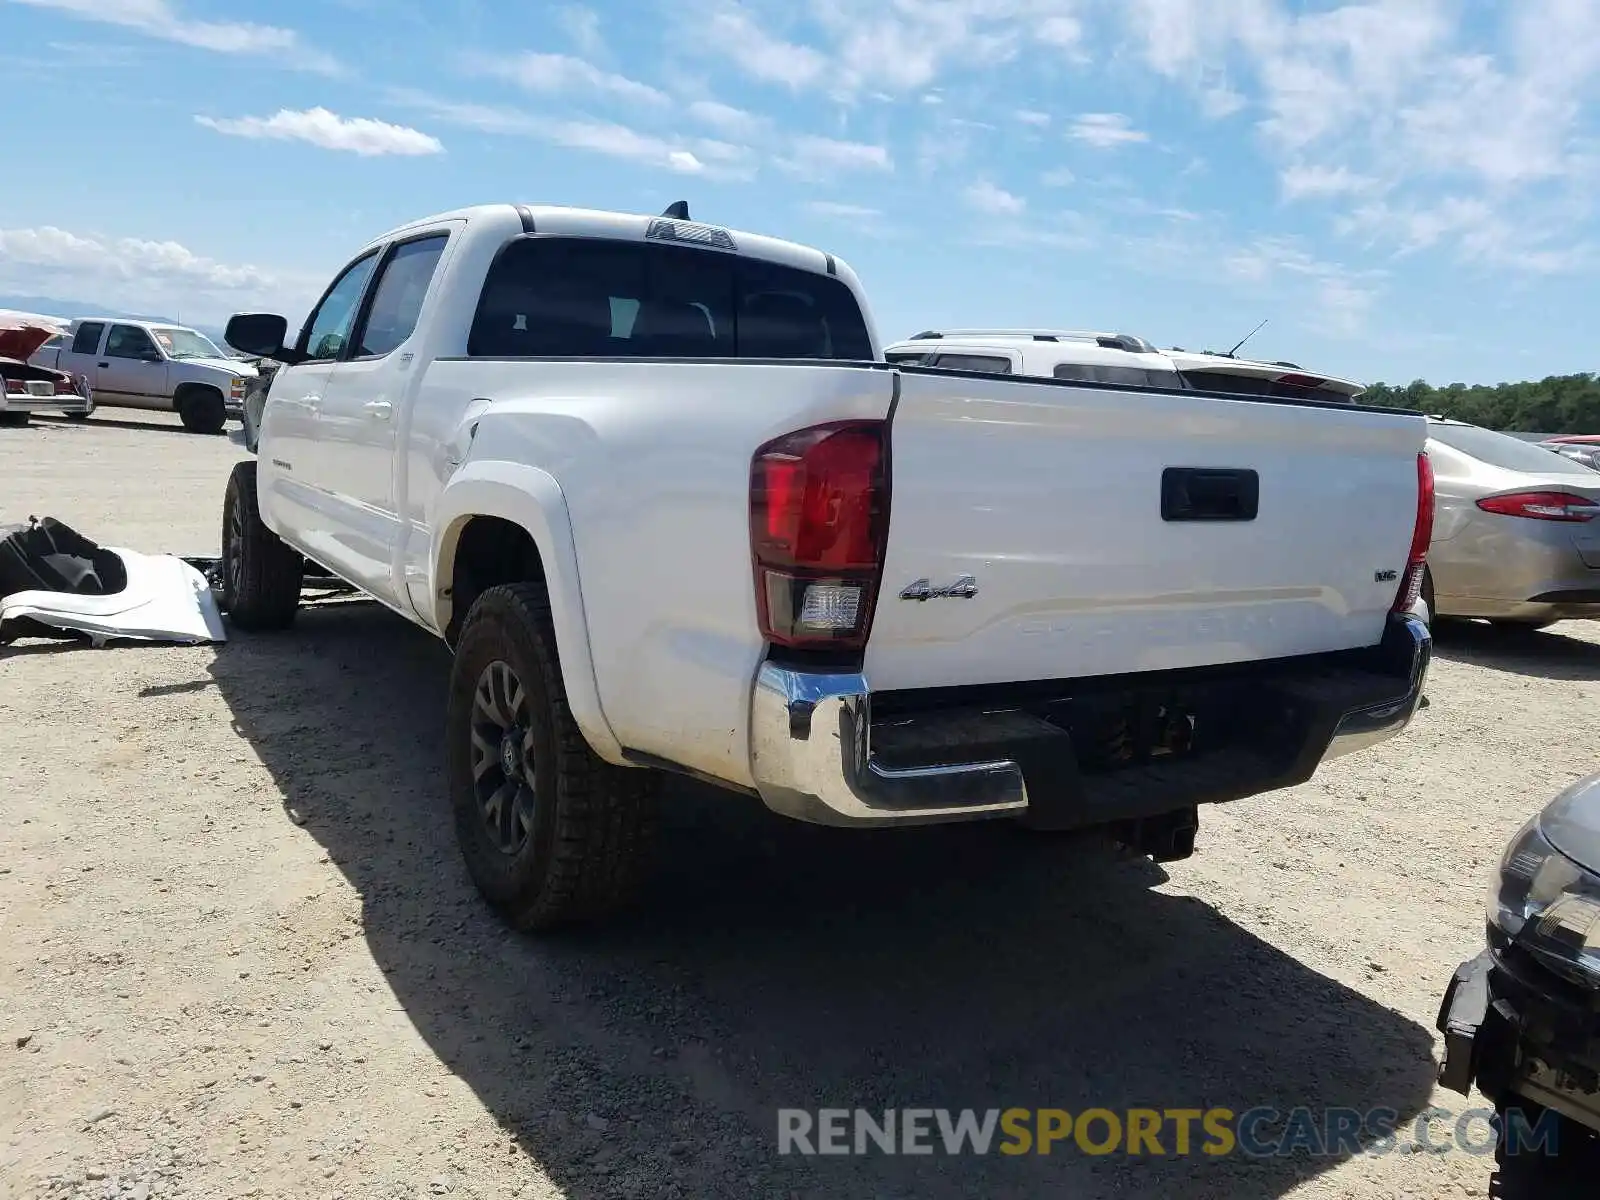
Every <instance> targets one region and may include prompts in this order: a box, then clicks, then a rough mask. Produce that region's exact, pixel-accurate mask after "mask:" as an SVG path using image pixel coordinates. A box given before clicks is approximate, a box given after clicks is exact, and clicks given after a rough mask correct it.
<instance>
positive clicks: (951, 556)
mask: <svg viewBox="0 0 1600 1200" xmlns="http://www.w3.org/2000/svg"><path fill="white" fill-rule="evenodd" d="M900 382H901V387H900V395H899V399H898V402H897V404H896V406H895V409H894V415H893V425H892V428H891V432H890V462H891V467H890V471H891V480H890V494H891V497H892V499H891V505H890V519H889V533H888V547H887V553H886V557H885V563H884V577H883V585H882V593H881V596H880V598H879V601H878V606H877V611H876V614H875V616H874V618H873V624H872V631H871V637H870V640H869V642H868V646H867V655H866V675H867V679H868V681H869V682H870V685H871V686H872V688H873V690H874V691H884V690H899V689H907V688H926V687H948V686H956V685H965V684H984V683H1000V682H1012V681H1023V680H1038V679H1067V678H1081V677H1084V676H1091V675H1108V674H1120V673H1125V672H1133V671H1152V670H1167V669H1175V668H1184V667H1198V666H1209V665H1216V664H1225V663H1235V662H1246V661H1254V660H1261V659H1270V658H1278V657H1284V656H1289V655H1300V654H1313V653H1319V652H1323V651H1333V650H1343V649H1350V648H1354V647H1360V646H1367V645H1373V644H1375V643H1377V642H1378V641H1379V640H1380V639H1381V637H1382V635H1383V629H1384V620H1385V616H1386V614H1387V612H1388V610H1389V608H1390V606H1391V605H1392V603H1393V601H1394V598H1395V592H1396V589H1397V586H1398V578H1399V576H1400V575H1401V574H1403V572H1404V570H1405V566H1406V558H1407V554H1408V551H1409V549H1410V545H1411V536H1412V526H1413V522H1414V520H1415V516H1416V501H1417V466H1416V458H1417V454H1418V453H1419V452H1420V451H1421V449H1422V445H1423V442H1424V439H1425V437H1426V429H1425V422H1424V420H1423V418H1422V417H1420V416H1416V415H1412V414H1403V413H1387V412H1376V411H1372V410H1369V409H1362V408H1351V407H1347V406H1342V405H1341V406H1337V407H1322V406H1313V405H1299V404H1286V403H1270V402H1261V401H1254V400H1226V399H1218V398H1213V397H1206V396H1194V395H1184V394H1182V393H1166V392H1154V391H1148V392H1147V391H1132V390H1126V391H1125V390H1117V389H1105V388H1096V387H1091V386H1084V385H1073V384H1066V383H1058V382H1054V381H1047V380H1025V379H1007V378H995V377H985V378H982V379H978V378H971V377H966V376H959V375H952V374H949V373H946V372H938V371H932V370H917V369H914V368H913V369H907V370H905V371H904V372H903V373H902V375H901V381H900ZM964 576H970V577H971V579H970V586H961V585H962V584H963V582H965V581H963V578H962V577H964Z"/></svg>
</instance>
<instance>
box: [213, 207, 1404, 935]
mask: <svg viewBox="0 0 1600 1200" xmlns="http://www.w3.org/2000/svg"><path fill="white" fill-rule="evenodd" d="M227 340H228V341H229V343H230V344H232V345H233V346H235V347H236V348H238V349H239V350H241V351H243V352H245V353H247V354H251V355H259V356H262V357H266V358H271V359H274V360H276V361H278V362H279V363H281V364H282V365H281V366H280V368H279V369H278V371H277V373H276V375H275V377H274V378H273V380H272V384H271V388H270V391H269V393H268V395H267V399H266V402H265V406H264V408H263V411H262V416H261V429H260V438H259V447H258V458H257V459H256V460H254V461H246V462H243V463H240V464H239V465H238V467H237V468H236V469H235V471H234V474H233V476H232V478H231V479H230V481H229V484H228V489H227V495H226V499H225V503H224V547H223V576H224V581H225V582H224V589H223V590H224V605H225V607H226V608H227V609H228V610H229V612H230V613H231V616H232V619H233V621H234V622H235V624H236V625H238V626H239V627H241V628H246V629H250V628H254V629H265V628H281V627H283V626H286V625H288V624H289V623H290V622H291V621H292V620H293V618H294V615H295V611H296V607H297V604H298V602H299V596H300V585H301V577H302V571H303V570H304V567H305V560H306V559H310V560H313V561H314V562H315V563H317V564H320V565H321V567H322V568H325V569H326V570H327V571H330V572H332V573H333V574H334V575H337V576H339V577H341V578H343V579H345V580H346V581H348V582H349V583H351V584H353V585H355V586H356V587H358V588H359V589H361V590H362V591H364V592H366V593H368V594H369V595H371V596H372V597H375V598H376V599H377V600H379V601H381V602H382V603H383V604H385V605H387V606H388V607H390V608H392V609H394V610H395V611H396V612H398V613H400V614H401V615H402V616H404V617H406V618H408V619H409V620H411V621H414V622H416V623H417V624H419V625H422V626H423V627H425V628H426V629H428V630H430V631H432V632H434V633H436V634H438V635H440V636H442V637H443V638H445V639H446V640H447V641H448V642H449V643H450V644H451V645H452V646H453V648H454V651H455V658H454V665H453V668H452V674H451V679H450V684H449V688H450V697H449V706H448V714H449V715H448V719H447V728H446V731H445V734H446V742H447V755H448V769H449V780H450V788H451V793H452V796H451V798H452V804H453V809H454V814H455V823H456V829H457V833H458V836H459V839H460V843H461V848H462V851H463V853H464V855H465V858H466V861H467V864H468V867H469V869H470V870H471V873H472V875H473V877H474V879H475V881H476V882H477V884H478V886H479V887H480V889H481V890H482V891H483V892H484V894H485V895H486V896H487V897H488V898H489V900H490V901H491V902H492V903H493V904H494V905H495V906H496V907H497V908H498V909H499V910H500V911H501V912H503V913H504V914H505V915H506V916H507V917H508V919H510V920H511V921H512V922H513V923H515V924H517V925H519V926H521V927H524V928H541V927H546V926H550V925H554V924H557V923H559V922H562V921H566V920H569V919H572V918H576V917H583V916H589V915H593V914H595V913H597V912H599V911H602V910H604V909H607V908H609V907H611V906H613V905H614V904H616V903H617V902H619V901H620V900H621V899H622V898H623V897H624V896H625V895H626V894H627V893H628V890H629V888H630V887H631V886H632V884H633V883H634V882H635V881H636V880H637V878H638V876H639V872H640V869H641V867H642V866H643V864H644V863H645V862H646V861H647V853H646V847H647V843H648V840H649V839H648V835H649V832H650V830H651V828H652V824H653V820H654V814H655V805H656V803H657V800H656V797H657V788H656V783H657V782H658V778H659V772H660V771H661V770H672V771H678V772H683V773H686V774H688V775H691V776H694V777H696V778H699V779H703V780H708V781H711V782H714V783H717V784H719V785H722V786H723V787H726V788H728V789H731V790H732V791H734V792H741V793H745V794H748V795H751V796H757V797H759V798H760V799H761V800H762V801H764V802H765V803H766V804H767V805H768V806H769V807H770V808H772V809H774V810H776V811H777V812H780V813H784V814H787V815H790V816H793V817H797V818H801V819H804V820H808V821H815V822H823V823H829V824H837V825H855V826H892V825H912V824H918V823H927V822H935V821H963V820H973V819H978V818H992V817H1009V818H1014V819H1018V820H1021V821H1023V822H1025V823H1027V824H1029V825H1032V826H1035V827H1038V828H1044V829H1067V828H1079V827H1086V826H1109V827H1111V828H1112V829H1113V830H1114V831H1115V833H1116V834H1117V836H1118V837H1119V838H1120V839H1121V840H1123V841H1125V842H1127V843H1128V844H1130V845H1132V846H1134V847H1135V848H1137V849H1138V850H1140V851H1142V852H1144V853H1149V854H1152V855H1154V856H1156V857H1158V858H1163V859H1171V858H1179V857H1183V856H1184V855H1186V854H1188V853H1190V852H1191V851H1192V849H1193V837H1194V831H1195V828H1196V806H1197V805H1199V804H1203V803H1210V802H1216V801H1225V800H1231V799H1236V798H1239V797H1243V796H1249V795H1252V794H1256V793H1260V792H1263V791H1268V790H1271V789H1275V788H1281V787H1285V786H1288V785H1292V784H1296V783H1300V782H1302V781H1304V780H1305V779H1307V778H1309V777H1310V776H1311V774H1312V773H1313V771H1314V770H1315V769H1316V767H1317V765H1318V764H1319V763H1320V762H1322V761H1323V760H1324V759H1326V758H1328V757H1330V756H1332V755H1336V754H1340V753H1344V752H1346V751H1349V750H1352V749H1357V748H1360V747H1362V746H1365V745H1369V744H1371V743H1373V742H1376V741H1379V740H1382V739H1383V738H1386V737H1389V736H1391V735H1393V734H1394V733H1396V732H1398V731H1399V730H1400V729H1402V728H1403V727H1404V726H1405V725H1406V723H1407V722H1408V721H1409V720H1410V718H1411V716H1412V714H1413V712H1414V711H1415V709H1416V707H1417V705H1418V702H1419V700H1420V697H1421V692H1422V685H1423V680H1424V676H1425V672H1426V668H1427V664H1428V659H1429V649H1430V642H1429V638H1428V633H1427V629H1426V626H1425V624H1424V622H1423V621H1422V620H1421V619H1419V617H1418V616H1417V615H1416V613H1415V612H1414V611H1413V610H1414V609H1415V608H1416V607H1417V591H1418V587H1419V584H1420V579H1421V573H1422V570H1423V558H1424V553H1425V551H1426V548H1427V543H1428V528H1429V523H1430V521H1431V515H1432V495H1431V491H1432V480H1431V474H1430V471H1429V468H1428V463H1427V459H1426V457H1425V455H1423V454H1422V447H1423V442H1424V439H1425V437H1426V429H1425V422H1424V419H1423V418H1422V417H1421V416H1420V415H1417V414H1408V413H1402V412H1396V411H1393V410H1376V409H1371V408H1367V407H1363V406H1360V405H1358V404H1352V403H1350V402H1349V401H1348V399H1347V398H1345V397H1340V398H1339V400H1340V402H1339V403H1335V404H1326V403H1318V402H1314V401H1300V400H1294V399H1285V400H1280V399H1270V398H1240V397H1237V396H1231V397H1230V396H1221V395H1215V394H1210V393H1207V392H1201V391H1195V390H1166V389H1162V388H1149V387H1146V388H1126V387H1116V386H1107V385H1104V384H1098V383H1086V382H1079V381H1057V380H1053V379H1040V378H1025V377H1021V376H1010V377H1002V376H995V375H992V374H982V373H976V372H973V373H965V372H953V371H945V370H939V369H930V368H926V367H918V366H896V365H893V364H889V363H887V362H884V361H882V358H881V355H880V350H879V342H878V339H877V336H876V333H875V330H874V328H873V325H872V321H871V319H870V317H869V316H868V314H867V310H866V308H865V305H864V303H863V299H862V294H861V288H860V285H859V283H858V282H857V280H856V277H855V276H854V274H853V273H852V272H851V271H850V269H849V268H848V267H847V266H845V265H844V264H843V263H842V262H840V261H838V260H837V259H835V258H833V257H832V256H830V255H828V254H826V253H823V252H821V251H818V250H813V249H808V248H806V247H803V246H797V245H793V244H790V243H787V242H782V241H777V240H774V239H770V238H766V237H760V236H755V235H752V234H747V233H740V232H735V231H730V230H727V229H723V228H719V227H715V226H711V225H706V224H701V223H696V222H693V221H690V220H688V219H687V211H686V209H684V208H682V207H680V206H675V208H674V209H673V210H669V214H668V215H663V216H661V217H650V216H628V215H619V214H614V213H603V212H592V211H581V210H574V209H563V208H545V207H528V206H514V205H509V204H507V205H499V206H486V207H479V208H472V209H467V210H463V211H459V212H454V213H448V214H445V215H442V216H438V217H434V218H430V219H428V220H425V221H419V222H417V223H416V224H413V225H409V226H407V227H405V228H402V229H398V230H395V231H393V232H392V233H389V234H386V235H384V236H383V237H380V238H378V239H376V240H374V241H373V242H371V243H370V244H368V245H367V246H366V247H365V248H363V249H362V250H361V251H360V252H359V253H357V254H356V255H355V256H354V257H353V258H352V260H351V261H350V263H349V264H348V265H347V266H346V267H345V268H344V269H343V270H342V271H341V272H340V273H339V275H338V276H337V277H336V278H335V280H334V281H333V283H332V284H331V285H330V286H329V288H328V290H327V292H326V293H325V294H324V296H323V297H322V299H321V300H320V301H319V302H318V304H317V306H316V308H315V309H314V310H313V311H312V313H311V315H310V317H309V318H308V319H307V321H306V323H305V326H304V328H303V329H301V330H300V331H299V332H298V334H293V335H292V334H291V333H290V332H289V330H288V327H287V323H286V322H285V321H284V320H283V318H281V317H277V316H271V315H266V314H241V315H239V316H236V317H234V318H233V320H232V321H231V322H230V323H229V326H228V334H227Z"/></svg>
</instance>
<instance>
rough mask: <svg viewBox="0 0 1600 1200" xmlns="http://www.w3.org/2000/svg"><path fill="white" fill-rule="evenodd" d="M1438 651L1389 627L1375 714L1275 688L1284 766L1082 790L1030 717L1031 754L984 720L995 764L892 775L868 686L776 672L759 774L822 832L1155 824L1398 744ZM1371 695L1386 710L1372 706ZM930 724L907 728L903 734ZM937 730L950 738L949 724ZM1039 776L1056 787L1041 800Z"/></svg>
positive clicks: (767, 793) (1072, 767)
mask: <svg viewBox="0 0 1600 1200" xmlns="http://www.w3.org/2000/svg"><path fill="white" fill-rule="evenodd" d="M1431 648H1432V642H1431V639H1430V637H1429V634H1428V628H1427V626H1426V625H1425V624H1424V623H1423V622H1422V621H1421V620H1420V619H1419V618H1417V617H1416V616H1414V615H1412V614H1403V615H1399V616H1396V617H1394V618H1392V621H1391V627H1390V629H1389V631H1388V633H1387V635H1386V636H1385V638H1384V643H1383V645H1382V647H1380V650H1381V651H1382V653H1383V657H1384V659H1385V661H1386V663H1387V668H1386V669H1385V670H1384V672H1383V673H1382V675H1368V676H1365V678H1367V679H1369V680H1376V681H1377V682H1376V684H1375V685H1373V684H1369V685H1368V687H1367V691H1366V693H1365V702H1363V703H1355V704H1350V703H1348V702H1347V699H1348V698H1349V697H1350V696H1351V695H1352V694H1353V693H1352V692H1351V690H1350V688H1349V681H1348V680H1345V681H1344V687H1343V690H1342V691H1341V690H1334V691H1332V692H1328V693H1319V692H1318V691H1317V690H1316V688H1317V687H1318V681H1317V680H1316V679H1315V678H1310V679H1307V680H1298V679H1293V678H1290V679H1288V680H1287V681H1284V680H1279V681H1276V682H1274V683H1272V684H1271V685H1270V686H1272V687H1273V688H1275V689H1279V690H1281V691H1282V694H1283V696H1284V701H1283V703H1284V704H1285V706H1292V707H1295V708H1297V710H1299V709H1303V710H1305V711H1304V712H1297V715H1296V718H1295V719H1296V721H1297V722H1298V724H1297V725H1296V726H1295V728H1297V729H1300V730H1302V733H1301V734H1300V736H1299V737H1298V739H1297V741H1296V743H1295V744H1288V743H1286V744H1285V745H1283V746H1280V747H1277V750H1278V751H1279V753H1277V754H1265V755H1263V754H1259V753H1255V752H1250V753H1243V752H1239V753H1235V752H1224V753H1223V754H1221V755H1218V756H1215V757H1213V758H1211V759H1210V760H1209V761H1208V760H1206V759H1205V758H1204V757H1203V756H1196V759H1195V760H1194V761H1195V765H1194V766H1193V767H1190V766H1188V765H1186V764H1183V763H1178V762H1174V763H1167V764H1156V765H1153V766H1151V767H1149V768H1148V769H1144V768H1141V769H1140V770H1139V771H1133V770H1128V771H1118V772H1113V773H1110V774H1108V775H1105V776H1100V777H1095V778H1091V777H1088V776H1084V777H1083V778H1082V779H1080V778H1079V777H1078V774H1077V768H1076V758H1075V755H1074V751H1073V748H1072V741H1071V738H1070V737H1069V736H1067V735H1066V734H1065V733H1063V732H1061V731H1059V730H1053V729H1051V728H1050V727H1048V726H1046V725H1045V724H1044V723H1043V722H1042V721H1038V720H1036V719H1034V718H1030V717H1026V716H1020V717H1019V722H1020V724H1021V726H1022V733H1021V734H1020V735H1019V736H1018V737H1017V739H1016V744H1017V746H1018V749H1019V751H1025V752H1021V753H1018V754H1016V755H1013V754H1011V753H1005V752H995V748H996V747H997V746H998V747H1004V746H1005V745H1006V744H1007V742H1006V738H1007V731H1006V730H1005V728H1004V724H1005V720H1006V714H1005V713H1003V712H999V713H985V714H984V715H983V717H982V721H983V723H984V726H985V730H984V733H983V735H982V736H974V737H973V738H972V739H971V740H972V741H973V742H974V743H977V744H979V745H981V746H982V747H984V748H985V750H986V752H985V753H983V754H980V755H975V756H974V757H973V758H972V759H971V760H970V761H955V762H952V761H949V759H950V758H951V757H952V754H951V753H950V750H949V745H947V746H945V747H944V750H945V752H944V753H942V754H939V755H937V756H936V757H937V759H938V761H929V762H926V763H923V764H918V763H915V762H907V761H906V760H905V757H904V756H903V755H902V756H901V757H899V758H898V759H897V760H896V761H895V762H894V763H893V764H892V765H891V764H889V763H888V762H886V761H885V760H884V759H883V757H882V756H881V755H879V754H876V753H874V748H873V745H872V729H873V717H872V695H871V692H870V691H869V689H868V687H867V681H866V679H865V678H864V677H863V676H862V675H860V674H857V673H848V672H841V673H829V672H816V671H801V670H795V669H793V668H789V667H784V666H780V665H778V664H776V663H771V662H767V663H763V664H762V666H761V670H760V672H759V674H758V676H757V678H756V682H755V690H754V695H753V698H752V702H751V714H750V715H751V721H750V734H751V768H752V774H753V776H754V779H755V782H756V789H757V791H758V792H759V793H760V795H761V798H762V800H763V801H764V802H765V803H766V805H767V807H768V808H770V809H772V810H773V811H775V812H778V813H781V814H783V815H785V816H789V817H794V818H796V819H798V820H802V821H808V822H812V823H814V824H821V825H844V826H854V827H874V826H889V825H926V824H937V823H942V822H951V821H972V820H981V819H984V818H992V817H1005V816H1010V817H1028V818H1034V817H1039V816H1043V815H1044V813H1045V810H1046V809H1048V810H1049V816H1048V820H1049V823H1050V824H1052V825H1054V826H1057V827H1062V826H1070V825H1072V824H1082V825H1091V824H1099V823H1101V822H1104V821H1111V820H1119V819H1123V818H1131V817H1139V816H1148V815H1153V814H1155V813H1158V812H1162V811H1168V810H1171V809H1175V808H1179V807H1183V806H1186V805H1193V804H1196V803H1214V802H1218V801H1223V800H1232V799H1239V798H1241V797H1243V796H1247V795H1254V794H1256V793H1259V792H1262V791H1269V790H1273V789H1275V788H1279V787H1288V786H1292V785H1293V784H1297V783H1302V782H1304V781H1305V780H1306V779H1308V778H1310V776H1311V774H1312V772H1313V771H1314V770H1315V769H1316V767H1317V766H1318V765H1319V764H1320V763H1322V762H1325V761H1327V760H1329V759H1332V758H1337V757H1339V756H1341V755H1345V754H1349V753H1352V752H1354V751H1357V750H1362V749H1365V748H1367V747H1369V746H1373V745H1376V744H1377V743H1379V742H1382V741H1384V740H1386V739H1388V738H1391V737H1393V736H1394V735H1395V734H1397V733H1399V732H1400V731H1401V730H1403V729H1404V728H1405V727H1406V725H1407V724H1408V723H1409V722H1410V720H1411V718H1412V716H1413V714H1415V712H1416V710H1417V708H1418V705H1419V704H1420V703H1421V700H1422V689H1423V686H1424V683H1425V681H1426V677H1427V669H1428V664H1429V659H1430V655H1431ZM1385 680H1387V681H1388V682H1387V683H1385V682H1384V681H1385ZM1374 686H1375V688H1376V696H1377V697H1382V699H1381V701H1380V702H1373V700H1374ZM1391 689H1392V690H1391ZM1275 694H1276V693H1275ZM1340 697H1345V698H1347V699H1346V700H1341V699H1340ZM920 719H921V718H919V717H917V716H915V715H913V716H906V717H902V718H897V719H896V726H897V732H898V731H900V730H904V729H905V728H907V727H914V726H916V724H917V723H918V721H919V720H920ZM932 722H933V718H931V717H930V718H929V722H928V723H929V724H930V725H931V724H932ZM997 722H998V723H999V726H1000V728H999V731H998V732H996V729H995V725H996V723H997ZM938 727H939V728H940V729H941V730H943V729H948V728H950V726H949V723H948V721H945V722H943V723H941V724H940V725H939V726H938ZM1040 731H1042V732H1043V734H1044V737H1043V739H1042V740H1041V738H1040V736H1039V732H1040ZM1052 734H1053V735H1054V737H1052V736H1050V735H1052ZM966 741H967V739H965V738H961V739H958V740H953V741H952V742H951V743H950V745H955V744H965V743H966ZM955 757H958V758H959V756H955ZM1025 763H1026V766H1025ZM1030 774H1031V775H1034V776H1035V777H1036V778H1037V779H1039V780H1042V781H1044V782H1045V783H1046V784H1047V785H1048V786H1047V788H1046V789H1042V790H1040V791H1039V794H1037V795H1035V796H1033V797H1030V795H1029V783H1028V779H1029V776H1030ZM1098 780H1103V781H1108V782H1098ZM1037 786H1038V785H1037V784H1036V787H1037ZM1046 792H1048V794H1046ZM1062 792H1070V793H1071V795H1067V796H1063V795H1061V794H1060V793H1062Z"/></svg>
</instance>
